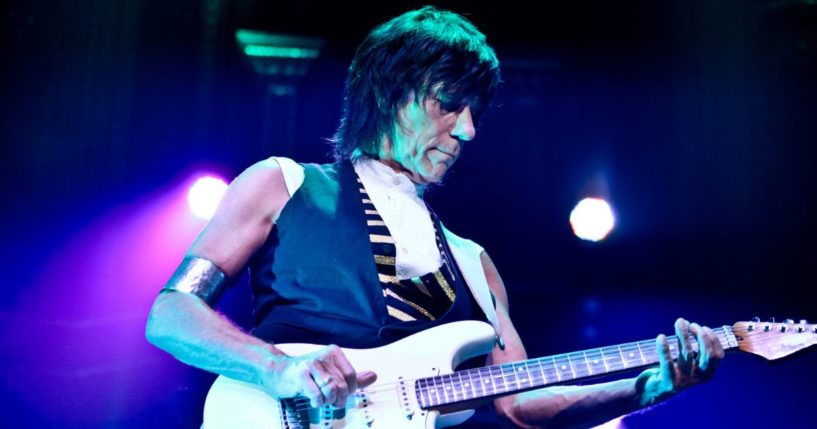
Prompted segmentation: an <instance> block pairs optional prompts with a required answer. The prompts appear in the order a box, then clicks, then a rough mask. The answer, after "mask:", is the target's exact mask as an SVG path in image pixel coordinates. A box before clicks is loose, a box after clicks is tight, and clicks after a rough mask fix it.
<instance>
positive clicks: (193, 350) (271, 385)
mask: <svg viewBox="0 0 817 429" xmlns="http://www.w3.org/2000/svg"><path fill="white" fill-rule="evenodd" d="M288 199H289V194H288V192H287V189H286V184H285V182H284V178H283V175H282V173H281V170H280V168H279V167H278V164H277V163H276V162H274V161H270V160H267V161H262V162H259V163H257V164H255V165H253V166H252V167H250V168H248V169H247V170H246V171H244V172H243V173H242V174H241V175H240V176H239V177H238V178H236V180H234V181H233V183H232V184H231V185H230V188H229V189H228V191H227V193H226V194H225V196H224V198H223V200H222V202H221V204H220V206H219V208H218V210H217V211H216V213H215V215H214V216H213V218H212V220H211V221H210V222H209V223H208V224H207V226H206V227H205V228H204V230H203V231H202V232H201V234H199V236H198V237H197V238H196V240H195V241H194V243H193V244H192V245H191V247H190V249H189V250H188V255H190V256H196V257H201V258H205V259H207V260H209V261H211V262H213V263H214V264H216V265H217V266H218V267H219V268H220V269H221V270H222V271H224V273H225V274H226V275H227V276H233V277H234V276H237V275H238V273H240V272H241V270H242V269H243V267H244V266H245V264H246V263H247V261H248V260H249V258H250V257H251V255H252V254H253V253H254V252H255V251H256V250H257V249H258V248H259V247H260V246H261V245H262V244H263V243H264V241H265V240H266V238H267V236H268V235H269V233H270V231H271V230H272V227H273V224H274V222H273V220H274V219H276V218H277V216H278V214H279V213H280V211H281V210H282V209H283V207H284V205H285V204H286V202H287V201H288ZM146 336H147V338H148V340H149V341H150V342H151V343H153V344H154V345H156V346H157V347H159V348H160V349H162V350H165V351H167V352H168V353H170V354H172V355H173V356H174V357H176V358H177V359H179V360H180V361H182V362H184V363H187V364H189V365H192V366H195V367H198V368H201V369H204V370H207V371H211V372H214V373H217V374H223V375H226V376H229V377H231V378H235V379H238V380H242V381H246V382H250V383H254V384H258V385H260V386H262V387H263V388H264V389H265V390H266V391H267V392H268V393H270V394H271V395H273V396H274V397H292V396H295V395H297V394H303V395H305V396H307V397H309V398H310V399H311V400H312V401H313V404H314V405H320V404H322V403H323V402H330V403H335V402H340V401H344V402H345V397H346V395H347V393H348V392H349V391H353V389H354V388H355V386H356V383H357V380H356V376H355V372H354V370H353V369H352V367H351V365H349V363H348V361H346V359H345V357H343V355H342V354H341V353H340V351H339V350H338V349H337V348H336V347H327V348H326V349H324V350H322V351H320V352H316V353H315V354H311V355H308V356H305V357H298V358H290V357H288V356H285V355H284V354H283V353H281V352H280V351H279V350H278V349H276V348H275V347H274V346H273V345H271V344H267V343H265V342H264V341H261V340H259V339H257V338H255V337H253V336H252V335H249V334H247V333H245V332H243V331H242V330H241V329H239V328H238V327H236V326H235V325H233V324H232V323H231V322H230V321H229V320H227V319H226V318H224V317H222V316H221V315H219V314H218V313H217V312H215V311H214V310H213V309H211V308H210V307H209V306H208V305H207V304H206V303H205V302H204V301H202V300H201V299H199V298H198V297H196V296H194V295H190V294H186V293H180V292H163V293H161V294H159V296H158V297H157V298H156V301H155V302H154V304H153V308H152V309H151V312H150V316H149V318H148V324H147V329H146ZM369 377H370V378H372V377H371V376H369ZM327 380H331V381H332V383H331V384H329V385H328V386H326V387H324V388H323V390H322V389H321V388H319V387H318V385H319V384H324V382H326V381H327ZM365 381H368V379H367V380H365ZM372 381H373V378H372Z"/></svg>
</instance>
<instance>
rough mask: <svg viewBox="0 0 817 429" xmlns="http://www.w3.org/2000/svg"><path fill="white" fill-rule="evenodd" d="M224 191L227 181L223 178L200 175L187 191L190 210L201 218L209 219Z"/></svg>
mask: <svg viewBox="0 0 817 429" xmlns="http://www.w3.org/2000/svg"><path fill="white" fill-rule="evenodd" d="M226 191H227V183H226V182H224V181H223V180H221V179H219V178H216V177H211V176H207V177H202V178H201V179H199V180H197V181H196V183H194V184H193V186H191V187H190V191H188V193H187V203H188V205H189V206H190V211H191V212H193V214H194V215H196V216H197V217H199V218H201V219H210V218H211V217H213V213H215V212H216V208H217V207H218V203H219V202H220V201H221V197H223V196H224V192H226Z"/></svg>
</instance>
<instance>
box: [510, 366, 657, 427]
mask: <svg viewBox="0 0 817 429" xmlns="http://www.w3.org/2000/svg"><path fill="white" fill-rule="evenodd" d="M643 381H646V380H645V378H644V377H643V376H642V377H640V378H630V379H624V380H617V381H612V382H608V383H600V384H592V385H586V386H555V387H551V388H547V389H538V390H533V391H530V392H525V393H521V394H518V395H515V397H513V398H512V401H513V404H512V409H513V413H512V416H508V417H509V418H508V420H510V421H509V423H511V424H512V425H514V426H520V427H545V428H590V427H593V426H597V425H599V424H601V423H604V422H606V421H609V420H611V419H613V418H616V417H618V416H621V415H625V414H628V413H631V412H633V411H636V410H638V409H640V408H642V407H643V406H645V405H647V404H649V403H650V401H649V400H645V399H644V398H645V392H644V389H643V386H644V382H643Z"/></svg>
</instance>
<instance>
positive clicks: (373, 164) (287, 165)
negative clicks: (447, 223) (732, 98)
mask: <svg viewBox="0 0 817 429" xmlns="http://www.w3.org/2000/svg"><path fill="white" fill-rule="evenodd" d="M273 159H274V160H275V161H277V162H278V165H279V166H280V167H281V171H282V173H283V175H284V182H285V183H286V187H287V191H288V192H289V195H290V196H292V195H294V194H295V192H296V191H297V190H298V189H299V188H300V187H301V184H303V181H304V171H303V167H302V166H301V165H300V164H298V163H296V162H295V161H293V160H291V159H288V158H280V157H273ZM353 166H354V169H355V172H356V173H357V175H358V176H359V177H360V180H361V181H362V182H363V187H365V188H366V192H368V194H369V199H370V200H371V201H372V204H374V206H375V207H376V208H377V211H378V212H379V213H380V217H382V218H383V222H385V223H386V226H387V227H388V228H389V232H390V233H391V236H392V238H393V239H394V245H395V248H396V261H395V269H396V271H397V278H398V279H401V280H403V279H410V278H412V277H419V276H421V275H423V274H427V273H430V272H433V271H435V270H436V269H438V268H439V267H440V265H442V258H441V256H440V251H439V249H438V248H437V241H436V238H435V235H434V225H433V223H432V222H431V215H430V214H429V212H428V207H427V206H426V204H425V202H424V201H423V200H422V198H420V197H419V196H418V194H417V186H416V185H415V184H414V182H412V181H411V179H409V178H408V176H406V175H405V174H403V173H398V172H396V171H394V170H392V169H391V168H390V167H388V166H387V165H385V164H383V163H381V162H378V161H376V160H373V159H371V158H365V157H364V158H360V159H358V160H356V161H355V162H354V163H353Z"/></svg>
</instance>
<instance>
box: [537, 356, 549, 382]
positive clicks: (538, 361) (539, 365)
mask: <svg viewBox="0 0 817 429" xmlns="http://www.w3.org/2000/svg"><path fill="white" fill-rule="evenodd" d="M536 366H538V367H539V372H540V373H541V374H542V384H543V385H544V384H547V383H548V378H547V375H545V367H543V366H542V359H536Z"/></svg>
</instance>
